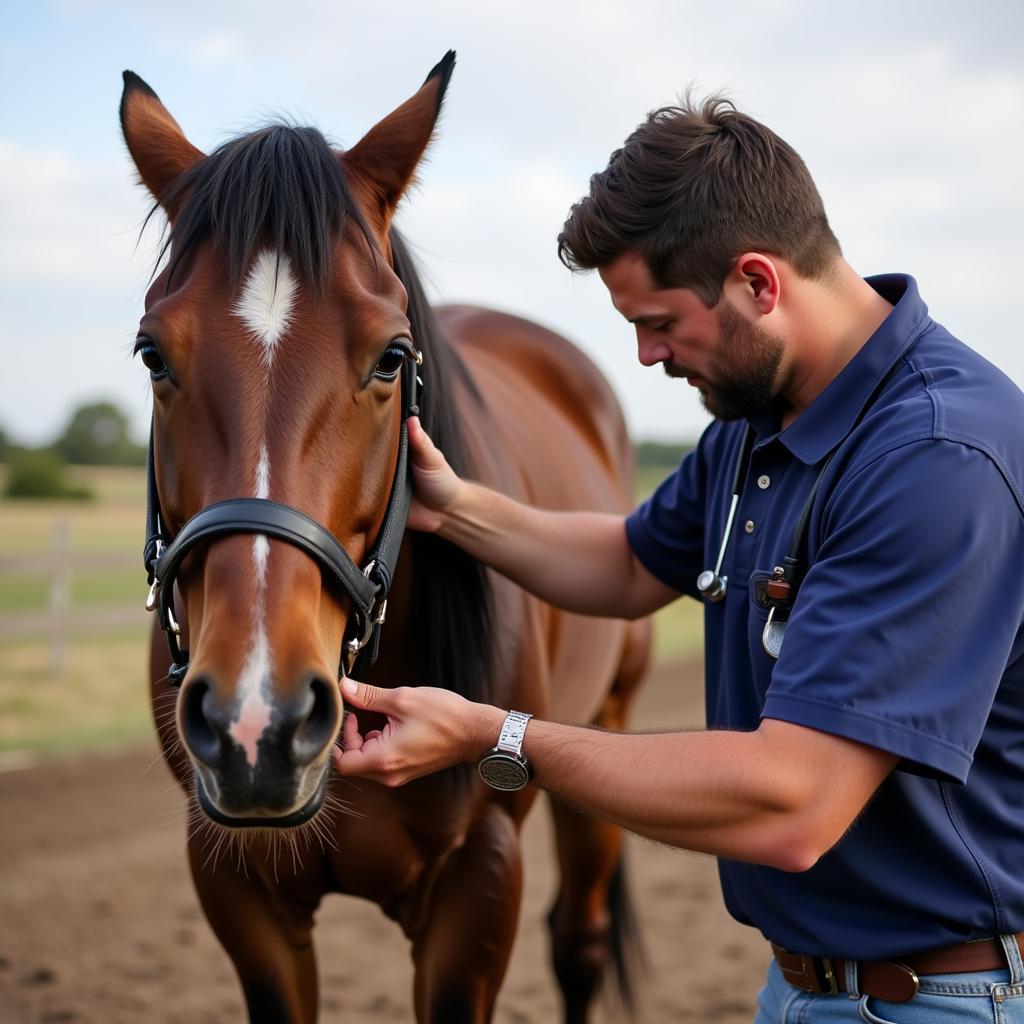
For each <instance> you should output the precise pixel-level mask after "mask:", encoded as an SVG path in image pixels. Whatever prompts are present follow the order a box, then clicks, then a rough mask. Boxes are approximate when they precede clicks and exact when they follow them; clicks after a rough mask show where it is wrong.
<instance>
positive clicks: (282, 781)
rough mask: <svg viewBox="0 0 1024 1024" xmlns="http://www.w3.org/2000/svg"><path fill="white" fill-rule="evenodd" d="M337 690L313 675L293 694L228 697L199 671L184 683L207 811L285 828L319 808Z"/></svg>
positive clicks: (336, 716) (187, 736)
mask: <svg viewBox="0 0 1024 1024" xmlns="http://www.w3.org/2000/svg"><path fill="white" fill-rule="evenodd" d="M333 689H335V688H334V687H332V685H331V684H330V683H328V682H327V681H326V680H323V679H321V678H319V677H317V676H315V675H314V676H310V677H308V678H307V679H305V680H303V681H302V683H301V684H300V685H299V687H298V688H297V690H296V692H295V693H294V695H290V696H288V697H284V696H281V695H274V696H272V697H266V696H264V695H263V694H262V693H250V694H248V695H246V696H245V697H244V698H243V699H241V700H239V699H238V698H237V696H233V698H232V699H231V700H224V699H223V698H221V697H220V696H219V695H218V692H217V690H216V688H215V687H214V686H213V684H212V680H210V679H208V678H205V677H204V676H202V675H200V676H198V677H196V678H191V679H189V680H188V681H187V682H186V685H185V689H184V691H183V693H182V695H181V704H180V707H179V716H178V724H179V729H180V732H181V737H182V740H183V743H184V746H185V749H186V751H187V752H188V755H189V757H190V759H191V760H192V763H193V766H194V767H195V771H196V796H197V798H198V801H199V804H200V806H201V807H202V809H203V811H204V812H205V813H206V814H207V816H208V817H210V818H212V819H213V820H214V821H216V822H218V823H219V824H222V825H228V826H234V827H238V828H246V827H254V826H259V827H281V828H287V827H292V826H294V825H298V824H302V822H303V821H307V820H309V818H311V817H313V815H315V814H316V812H317V811H318V810H319V809H320V806H321V805H322V803H323V798H324V794H325V792H326V779H327V770H328V763H329V761H330V748H331V747H332V745H333V743H334V739H335V737H336V735H337V731H338V724H339V720H340V714H341V712H340V702H339V700H338V699H337V697H336V695H335V694H334V693H332V690H333Z"/></svg>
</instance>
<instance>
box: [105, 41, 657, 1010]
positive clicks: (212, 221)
mask: <svg viewBox="0 0 1024 1024" xmlns="http://www.w3.org/2000/svg"><path fill="white" fill-rule="evenodd" d="M454 62H455V55H454V53H453V52H451V51H450V52H449V53H448V54H447V55H446V56H445V57H444V59H443V60H442V61H441V62H440V63H439V64H438V65H437V66H436V67H435V68H434V69H433V70H432V71H431V72H430V74H429V76H428V77H427V79H426V81H425V82H424V84H423V85H422V86H421V87H420V89H419V90H418V91H417V92H416V93H414V94H413V95H412V96H411V97H410V98H409V99H408V100H407V101H406V102H405V103H403V104H402V105H401V106H399V107H398V108H397V109H395V110H394V111H393V112H392V113H391V114H389V115H388V116H387V117H385V118H384V119H383V120H381V121H380V122H379V123H378V124H376V125H375V126H374V127H373V128H371V129H370V131H368V132H367V133H366V135H365V136H364V137H363V138H362V139H361V140H360V141H359V142H358V143H357V144H356V145H355V146H352V147H351V148H349V149H347V150H344V151H342V150H339V149H335V148H332V146H331V145H330V144H328V142H327V141H326V140H325V138H324V137H323V135H322V134H321V133H320V132H319V131H317V130H316V129H314V128H307V127H298V126H296V125H294V124H291V123H286V122H272V123H270V124H267V125H265V126H263V127H261V128H259V129H257V130H255V131H252V132H250V133H248V134H244V135H241V136H239V137H237V138H234V139H232V140H230V141H228V142H226V143H224V144H223V145H221V146H220V147H219V148H217V149H215V150H213V151H212V152H211V153H210V154H208V155H207V154H205V153H203V152H202V151H201V150H199V149H198V148H197V147H195V146H194V145H193V144H192V143H191V142H189V141H188V139H187V138H186V136H185V134H184V132H183V131H182V129H181V128H180V127H179V125H178V123H177V122H176V121H175V120H174V118H173V117H172V116H171V114H170V113H169V112H168V110H167V109H166V107H165V106H164V105H163V104H162V103H161V101H160V100H159V98H158V97H157V95H156V93H155V92H154V91H153V90H152V89H151V88H150V87H149V86H148V85H147V84H146V83H145V82H144V81H143V80H142V79H141V78H139V77H138V76H137V75H135V74H134V73H133V72H128V71H126V72H125V73H124V90H123V94H122V99H121V106H120V120H121V128H122V132H123V136H124V140H125V142H126V144H127V147H128V151H129V154H130V156H131V159H132V161H133V162H134V165H135V169H136V171H137V173H138V178H139V181H140V183H141V184H142V185H143V186H144V187H145V188H146V189H147V190H148V192H149V194H150V197H151V199H152V206H151V207H150V210H149V215H148V217H152V216H154V215H158V216H160V217H161V218H163V219H165V221H166V229H165V234H164V244H163V246H162V249H161V252H160V255H159V257H158V259H157V262H156V264H155V266H154V270H153V274H152V276H151V279H150V282H149V287H148V292H147V294H146V300H145V312H144V315H143V316H142V319H141V321H140V325H139V331H138V336H137V338H136V340H135V343H134V351H135V352H136V353H137V354H138V356H139V358H140V360H141V362H142V363H143V365H144V367H145V368H146V369H147V370H148V372H149V376H150V379H151V387H152V395H153V418H152V432H151V438H150V468H149V479H150V501H149V505H150V508H149V512H148V515H147V531H148V538H147V545H146V554H145V561H146V564H147V569H148V571H149V575H150V581H151V583H152V587H151V591H150V599H149V601H148V602H147V606H148V607H150V608H151V609H153V610H155V611H156V613H157V614H156V620H155V622H154V626H153V638H152V639H153V643H152V645H151V654H150V674H151V694H152V703H153V709H154V721H155V726H156V731H157V734H158V737H159V741H160V745H161V747H162V752H163V756H164V758H165V760H166V761H167V763H168V765H169V766H170V769H171V771H172V772H173V774H174V775H175V777H176V779H177V781H178V783H179V784H180V785H181V787H182V789H183V790H184V792H185V794H186V797H187V800H188V808H189V814H190V828H189V831H188V838H187V847H188V860H189V865H190V869H191V874H192V877H193V880H194V885H195V889H196V892H197V895H198V899H199V902H200V904H201V907H202V910H203V912H204V914H205V916H206V918H207V920H208V921H209V924H210V925H211V927H212V929H213V932H214V933H215V935H216V937H217V939H218V940H219V941H220V943H221V945H222V946H223V948H224V949H225V951H226V952H227V954H228V956H229V958H230V959H231V961H232V962H233V964H234V967H235V969H236V972H237V975H238V978H239V981H240V984H241V988H242V992H243V995H244V999H245V1002H246V1005H247V1008H248V1014H249V1018H250V1020H252V1021H261V1022H264V1021H273V1022H278V1021H288V1022H309V1021H313V1020H314V1019H315V1018H316V1016H317V1010H318V991H317V974H316V964H315V959H314V953H313V945H312V928H313V916H314V912H315V910H316V908H317V906H318V905H319V904H320V902H321V900H322V899H323V897H324V896H325V895H326V894H328V893H342V894H346V895H351V896H357V897H362V898H364V899H367V900H371V901H374V902H376V903H377V904H378V905H379V906H380V907H381V908H382V910H383V911H384V912H385V914H387V915H388V916H389V917H391V918H392V919H393V920H395V921H396V922H397V923H398V925H399V926H400V927H401V928H402V930H403V932H404V934H405V936H406V937H407V938H408V940H409V942H410V944H411V954H412V961H413V969H414V980H413V1004H414V1008H415V1014H416V1019H417V1021H420V1022H444V1024H453V1022H462V1021H466V1022H483V1021H487V1020H490V1019H491V1017H492V1014H493V1010H494V1006H495V1001H496V997H497V993H498V990H499V987H500V984H501V981H502V978H503V976H504V973H505V970H506V967H507V963H508V959H509V955H510V950H511V947H512V942H513V938H514V934H515V929H516V923H517V915H518V909H519V902H520V895H521V885H522V863H521V851H520V844H519V832H520V827H521V825H522V823H523V820H524V817H525V815H526V813H527V811H528V810H529V808H530V806H531V804H532V803H533V801H534V799H535V797H536V790H535V788H534V787H532V786H527V787H526V788H524V789H522V790H520V791H518V792H513V793H507V792H500V791H498V790H495V789H491V788H488V787H485V786H483V785H482V784H481V781H480V779H479V778H477V777H476V774H475V773H474V771H473V769H472V767H471V766H462V767H458V768H453V769H449V770H447V771H444V772H440V773H437V774H435V775H433V776H429V777H425V778H422V779H419V780H416V781H414V782H411V783H409V784H407V785H405V786H403V787H395V788H389V787H385V786H381V785H376V784H372V783H365V784H364V783H360V784H359V785H358V786H355V785H353V784H352V783H350V782H348V780H343V779H342V778H341V777H340V776H338V775H337V774H336V770H335V769H334V768H333V766H332V758H331V751H332V748H333V746H334V745H335V744H336V743H339V742H340V740H339V734H340V727H341V723H342V719H343V714H344V713H345V712H344V706H343V701H342V699H341V694H340V689H339V686H338V676H339V673H340V672H345V671H349V672H352V673H353V674H355V675H357V676H361V677H362V678H365V679H367V680H369V681H372V682H373V683H375V684H376V685H379V686H393V685H399V684H408V683H410V682H415V683H423V684H430V685H434V686H444V687H448V688H450V689H452V690H454V691H456V692H459V693H461V694H463V695H465V696H466V697H469V698H471V699H474V700H484V701H489V702H491V703H496V704H499V705H501V706H505V707H515V708H517V709H520V710H523V711H526V712H532V713H534V714H536V715H541V716H545V717H556V718H559V719H563V720H572V721H579V722H591V723H595V724H596V725H599V726H602V727H605V728H623V727H624V725H625V724H626V721H627V714H628V709H629V705H630V702H631V700H632V698H633V696H634V694H635V692H636V690H637V687H638V685H639V683H640V680H641V678H642V676H643V673H644V670H645V666H646V663H647V659H648V652H649V627H648V625H647V624H646V623H645V622H644V621H638V622H623V621H615V620H599V619H592V618H584V617H580V616H575V615H569V614H565V613H562V612H560V611H557V610H555V609H553V608H551V607H547V606H545V605H543V604H541V603H540V602H539V601H537V600H535V599H533V598H532V597H530V596H528V595H526V594H525V593H524V592H522V591H521V590H519V589H518V588H517V587H515V586H513V585H512V584H511V583H510V582H509V581H507V580H505V579H502V578H501V577H499V576H497V575H495V574H494V573H492V572H491V571H489V570H485V569H484V568H483V567H482V566H481V565H480V564H478V563H477V562H475V561H474V560H472V559H471V558H469V557H468V556H467V555H465V554H464V553H462V552H461V551H459V550H457V549H456V548H454V547H453V546H451V545H449V544H447V543H446V542H444V541H442V540H440V539H438V538H436V537H434V536H432V535H427V534H419V533H414V532H413V531H409V532H408V533H406V532H405V531H404V525H405V516H406V513H407V509H408V503H409V500H410V488H411V476H410V470H409V466H408V464H407V463H408V455H407V433H406V429H407V428H406V419H407V418H408V416H410V415H412V414H414V413H418V414H419V415H420V417H421V419H422V422H423V424H424V426H425V428H426V429H427V430H428V432H430V433H431V435H432V436H433V437H434V439H435V441H436V443H437V444H438V445H439V446H440V447H441V449H442V450H443V451H445V453H446V454H447V457H448V459H449V461H450V462H451V463H452V465H453V466H454V467H455V469H456V470H457V471H458V472H459V473H460V474H462V475H463V476H466V477H469V478H472V479H476V480H480V481H482V482H484V483H486V484H488V485H490V486H492V487H496V488H499V489H501V490H503V491H505V492H507V493H509V494H512V495H515V496H517V497H518V498H520V499H522V500H526V501H529V502H531V503H533V504H536V505H541V506H545V507H548V508H552V509H559V508H565V509H568V508H580V507H589V508H593V509H598V510H608V511H618V512H621V511H624V510H626V509H628V508H629V505H630V499H631V494H630V476H631V446H630V444H629V439H628V436H627V432H626V429H625V425H624V422H623V418H622V415H621V411H620V409H619V407H618V405H617V403H616V400H615V398H614V396H613V393H612V390H611V388H610V387H609V385H608V383H607V382H606V381H605V380H604V379H603V378H602V376H601V375H600V373H599V372H598V371H597V369H596V368H595V367H594V365H593V364H592V363H591V362H590V361H589V360H588V359H587V358H586V357H585V356H584V355H583V354H582V353H581V352H580V351H579V350H578V349H576V348H575V347H573V346H572V345H571V344H570V343H569V342H567V341H565V340H564V339H562V338H561V337H558V336H557V335H555V334H554V333H552V332H550V331H548V330H546V329H544V328H542V327H540V326H538V325H536V324H534V323H531V322H528V321H526V320H523V319H519V318H517V317H515V316H511V315H506V314H503V313H499V312H495V311H491V310H487V309H483V308H478V307H471V306H450V307H441V308H438V309H436V310H434V309H432V308H431V307H430V305H429V303H428V300H427V298H426V296H425V293H424V289H423V287H422V284H421V282H420V280H419V277H418V275H417V272H416V269H415V266H414V263H413V260H412V258H411V256H410V253H409V249H408V246H407V245H406V243H405V242H404V240H403V239H402V237H401V236H400V235H399V233H398V232H397V231H396V230H395V229H394V228H393V226H392V218H393V214H394V212H395V208H396V206H397V205H398V203H399V200H400V199H401V198H402V196H403V195H404V194H405V192H406V191H407V189H408V187H409V185H410V183H411V182H412V180H413V177H414V174H415V170H416V166H417V164H418V163H419V161H420V159H421V157H422V156H423V154H424V152H425V150H426V149H427V147H428V144H429V142H430V141H431V137H432V135H433V133H434V130H435V125H436V122H437V119H438V116H439V113H440V110H441V105H442V100H443V98H444V95H445V92H446V89H447V86H448V82H449V79H450V77H451V74H452V69H453V66H454ZM148 217H147V220H148ZM385 611H386V619H385ZM385 623H386V625H385ZM162 632H163V633H165V634H166V638H167V641H168V643H167V646H166V648H165V646H164V644H163V642H162V641H161V633H162ZM361 724H362V723H361ZM372 725H373V723H372V722H370V723H369V726H370V727H372ZM551 812H552V815H553V819H554V828H555V832H556V837H557V843H556V845H557V856H558V861H559V866H560V879H561V880H560V885H559V888H558V892H557V895H556V897H555V899H554V902H553V905H552V907H551V911H550V914H549V916H548V926H549V929H550V936H551V946H552V952H551V958H552V961H553V965H554V970H555V974H556V976H557V979H558V983H559V985H560V988H561V993H562V1005H563V1009H564V1018H565V1020H566V1021H571V1022H575V1021H586V1020H587V1019H588V1016H589V1013H590V1009H591V1007H592V1005H593V1004H594V1002H595V997H596V996H597V994H598V992H599V990H600V989H601V987H602V983H603V981H604V980H605V979H606V977H607V978H608V979H610V983H609V984H608V985H607V986H606V989H607V990H612V989H613V986H614V987H615V989H616V990H618V991H619V992H620V993H621V994H622V996H623V998H624V1000H625V1001H626V1002H629V1001H630V999H631V996H632V994H634V989H635V979H634V978H632V976H631V973H630V964H631V963H632V962H633V959H632V953H631V950H635V949H636V948H637V943H636V941H635V940H636V935H637V932H636V928H635V924H634V922H633V915H632V913H631V909H630V903H629V899H628V894H627V891H626V888H625V878H624V873H623V868H622V837H621V833H620V831H619V829H618V828H616V827H614V826H612V825H610V824H607V823H604V822H600V821H595V820H591V819H589V818H586V817H583V816H582V815H580V814H578V813H577V812H575V811H574V810H573V809H572V808H569V807H567V806H564V805H561V804H557V803H555V804H553V805H552V807H551Z"/></svg>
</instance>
